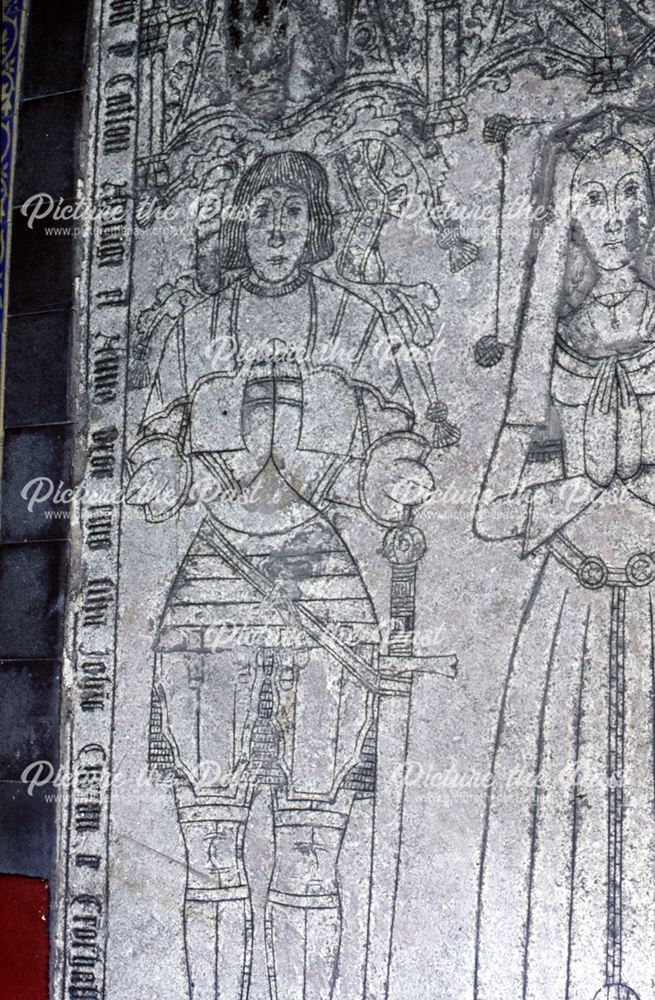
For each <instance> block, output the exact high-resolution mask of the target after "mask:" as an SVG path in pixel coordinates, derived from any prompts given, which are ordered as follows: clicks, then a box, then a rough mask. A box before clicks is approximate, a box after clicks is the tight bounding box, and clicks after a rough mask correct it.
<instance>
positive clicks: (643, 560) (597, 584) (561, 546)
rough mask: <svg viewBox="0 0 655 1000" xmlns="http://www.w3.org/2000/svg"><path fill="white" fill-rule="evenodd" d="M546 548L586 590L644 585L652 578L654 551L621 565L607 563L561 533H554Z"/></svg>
mask: <svg viewBox="0 0 655 1000" xmlns="http://www.w3.org/2000/svg"><path fill="white" fill-rule="evenodd" d="M547 548H548V550H549V551H550V552H552V554H553V555H554V556H555V558H556V559H557V561H558V562H560V563H562V565H564V566H566V568H567V569H569V570H571V572H572V573H575V575H576V576H577V578H578V581H579V582H580V583H581V584H582V586H583V587H586V588H587V589H588V590H599V589H600V588H601V587H605V586H607V587H647V586H648V584H649V583H653V581H655V553H651V552H636V553H635V554H634V555H633V556H630V558H629V559H628V561H627V563H626V564H625V566H623V567H620V568H618V567H613V566H608V565H607V564H606V563H605V562H604V560H603V559H601V558H600V556H588V555H585V553H584V552H582V551H581V550H580V549H579V548H578V547H577V545H574V544H573V542H570V541H569V539H568V538H565V537H564V536H563V535H555V536H554V537H553V538H552V539H551V540H550V541H549V542H548V543H547Z"/></svg>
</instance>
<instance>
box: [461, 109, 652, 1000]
mask: <svg viewBox="0 0 655 1000" xmlns="http://www.w3.org/2000/svg"><path fill="white" fill-rule="evenodd" d="M619 122H620V119H619ZM626 132H628V134H629V130H628V129H626ZM538 185H539V189H538V193H539V195H540V199H541V204H542V205H543V206H545V207H547V208H548V209H549V212H550V217H549V219H548V220H547V221H546V223H545V225H544V226H543V228H542V231H541V233H539V234H536V235H535V239H534V246H533V253H532V262H531V265H530V269H529V272H528V278H527V281H526V285H525V296H524V304H523V308H522V311H521V317H520V321H519V343H518V347H517V352H516V357H515V361H514V367H513V373H512V385H511V391H510V394H509V401H508V406H507V411H506V414H505V419H504V423H503V426H502V429H501V431H500V434H499V437H498V440H497V443H496V446H495V449H494V453H493V456H492V459H491V462H490V465H489V468H488V471H487V474H486V478H485V481H484V485H483V489H482V493H481V496H480V499H479V504H478V509H477V513H476V529H477V532H478V533H479V534H480V535H481V536H482V537H484V538H487V539H493V540H500V539H510V538H516V539H520V540H521V543H522V549H523V555H524V556H527V555H534V556H538V557H539V558H540V560H541V565H540V569H539V571H538V575H537V579H536V582H535V585H534V588H533V591H532V594H531V595H530V598H529V600H528V601H527V603H526V606H525V609H524V611H523V616H522V621H521V625H520V628H519V632H518V635H517V638H516V640H515V643H514V648H513V652H512V658H511V663H510V668H509V673H508V676H507V680H506V685H505V689H504V694H503V698H502V704H501V712H500V719H499V723H498V729H497V734H496V742H495V749H494V756H493V781H492V783H491V786H490V790H489V793H488V799H487V809H486V815H485V826H484V835H483V845H482V866H481V876H480V892H479V906H478V922H477V936H476V963H475V990H474V993H475V998H476V1000H528V998H529V1000H537V998H538V1000H594V998H597V1000H634V998H636V997H638V998H640V1000H651V998H652V997H653V996H655V957H654V953H653V942H654V941H655V879H654V878H653V872H654V864H655V785H654V775H655V762H654V746H655V732H654V724H655V716H654V714H653V698H654V694H655V691H654V683H655V681H654V669H655V668H654V663H655V656H654V653H655V634H654V627H653V594H654V590H655V557H654V553H655V516H654V515H655V511H654V509H653V505H654V504H655V292H654V291H653V289H652V288H651V287H650V285H649V284H648V283H647V282H646V281H645V280H644V279H643V278H642V277H641V273H640V272H641V268H642V265H643V260H642V257H643V251H644V249H645V244H646V239H647V235H648V232H649V230H650V227H651V225H652V217H653V188H652V181H651V176H650V172H649V167H648V164H647V161H646V160H645V158H644V156H643V155H642V153H641V152H640V150H639V148H638V147H637V146H636V145H635V144H634V141H631V139H630V138H625V137H623V136H622V134H620V133H619V132H618V129H617V116H616V114H615V113H609V114H608V113H607V112H606V113H601V114H600V115H599V116H596V117H595V118H592V119H590V120H588V121H586V122H584V121H583V122H582V124H579V123H578V124H575V125H573V126H571V127H569V128H566V129H563V130H562V131H560V132H559V133H558V134H556V135H555V137H554V139H553V141H552V142H551V143H550V144H549V145H548V148H547V150H546V156H545V158H544V164H543V170H542V173H541V176H540V178H539V180H538ZM521 774H524V775H528V776H529V778H530V780H529V781H528V782H525V781H522V780H521ZM533 779H534V780H533ZM513 781H514V784H512V782H513Z"/></svg>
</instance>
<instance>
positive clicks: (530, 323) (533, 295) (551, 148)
mask: <svg viewBox="0 0 655 1000" xmlns="http://www.w3.org/2000/svg"><path fill="white" fill-rule="evenodd" d="M612 138H615V139H620V140H622V141H623V142H625V143H628V144H629V145H631V146H634V147H635V148H636V149H637V150H638V151H639V152H640V153H641V154H642V156H644V158H645V159H646V161H647V162H648V163H649V165H650V166H651V167H652V152H653V147H654V146H655V112H653V111H650V110H642V109H634V110H632V109H625V108H617V107H609V108H606V109H604V110H602V111H599V112H597V113H596V114H591V115H586V116H585V117H584V118H580V119H576V120H575V121H573V122H570V123H568V124H567V125H565V126H563V127H562V128H559V129H558V130H557V131H555V132H554V133H552V135H551V136H550V137H549V138H548V140H547V141H546V144H545V147H544V149H543V153H542V155H541V159H540V163H539V166H538V169H537V172H536V176H535V182H534V187H533V197H532V220H531V222H532V227H533V228H532V232H531V238H530V242H529V245H528V251H527V262H526V263H527V266H526V268H525V272H524V274H525V278H524V283H523V289H522V295H521V300H520V306H519V310H518V316H517V320H516V325H515V330H514V335H515V345H516V346H515V352H514V359H513V365H512V373H511V384H510V392H509V397H508V404H507V411H506V417H505V420H506V423H508V424H513V425H519V426H543V425H545V424H547V423H548V420H549V415H550V374H551V367H552V357H553V350H554V347H555V339H556V334H557V323H558V319H559V317H560V315H561V296H562V289H563V286H564V281H565V275H566V267H567V258H568V248H569V237H570V228H571V221H570V201H571V188H572V183H573V178H574V174H575V170H576V167H577V166H578V164H579V163H580V161H581V160H582V158H583V157H584V156H585V155H586V154H587V153H589V152H590V151H591V150H592V149H594V147H596V146H598V145H599V144H600V143H602V142H603V141H605V140H608V139H612ZM513 278H514V280H516V275H514V276H513Z"/></svg>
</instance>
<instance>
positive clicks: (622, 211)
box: [572, 143, 653, 271]
mask: <svg viewBox="0 0 655 1000" xmlns="http://www.w3.org/2000/svg"><path fill="white" fill-rule="evenodd" d="M652 198H653V195H652V190H651V185H650V179H649V176H648V170H647V168H646V165H645V163H644V161H643V159H642V158H641V156H640V155H639V154H638V153H637V151H636V150H634V151H632V150H631V149H630V147H629V146H626V145H624V144H621V143H616V144H615V145H608V147H607V149H606V150H604V151H603V152H602V153H598V152H596V153H592V154H590V155H589V156H588V157H586V158H585V159H584V160H583V161H582V162H581V164H580V166H579V168H578V170H577V172H576V175H575V179H574V183H573V192H572V211H573V225H574V231H575V234H576V238H577V239H578V240H579V241H580V242H581V243H582V244H583V246H585V247H586V249H587V251H588V253H589V254H590V256H591V258H592V260H593V261H594V263H595V264H596V265H597V266H598V267H599V268H601V269H602V270H605V271H615V270H617V269H619V268H622V267H625V266H626V265H627V264H630V263H632V262H633V261H634V258H635V254H636V253H637V251H638V250H639V248H640V247H641V246H642V245H643V241H644V238H645V231H646V229H647V227H648V225H649V220H650V216H651V212H652Z"/></svg>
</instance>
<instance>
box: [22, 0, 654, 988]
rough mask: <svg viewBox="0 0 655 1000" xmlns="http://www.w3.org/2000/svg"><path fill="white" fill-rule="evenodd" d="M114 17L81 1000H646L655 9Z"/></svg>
mask: <svg viewBox="0 0 655 1000" xmlns="http://www.w3.org/2000/svg"><path fill="white" fill-rule="evenodd" d="M93 26H94V32H93V44H92V53H91V57H90V61H89V66H88V72H89V81H88V87H87V99H86V113H87V117H88V135H87V136H86V139H85V143H84V145H85V148H84V150H83V151H82V156H83V158H84V159H83V162H84V164H85V170H84V182H83V184H82V185H81V188H80V190H79V191H78V201H79V202H80V203H81V204H83V205H84V211H83V212H81V213H80V215H81V218H80V222H79V230H80V236H79V245H80V248H81V252H80V261H81V263H80V276H79V283H78V286H77V287H78V289H79V294H78V301H77V307H78V308H79V311H80V326H79V343H78V344H77V347H76V352H75V364H74V373H75V386H74V390H73V399H74V403H75V410H76V417H75V419H76V427H77V433H76V447H75V454H74V455H73V459H72V460H73V465H74V468H75V484H76V489H75V495H74V497H73V499H72V504H71V510H72V521H71V531H72V539H73V550H74V551H73V558H72V568H71V587H70V594H69V598H68V612H67V639H66V643H67V656H66V662H65V665H64V678H63V683H64V687H65V699H64V705H63V706H62V713H61V715H62V720H63V726H64V729H63V739H62V748H63V758H64V762H63V770H64V773H65V775H66V776H67V778H68V779H69V780H68V781H67V782H66V786H65V788H64V789H63V790H62V793H61V796H60V831H61V838H60V853H59V862H58V864H59V874H60V884H59V900H58V904H59V922H58V930H57V963H56V969H55V973H54V993H53V995H54V997H56V998H58V1000H59V998H61V1000H64V998H67V1000H73V998H84V1000H86V998H101V997H103V998H107V1000H266V998H269V997H270V998H271V1000H360V998H362V1000H414V998H416V997H420V998H425V1000H462V998H469V1000H528V998H529V1000H536V998H539V1000H595V998H597V1000H654V998H655V959H654V958H653V947H652V945H653V940H654V938H655V880H654V879H653V877H652V875H653V862H654V859H655V780H654V777H653V776H654V773H655V763H654V736H655V734H654V732H653V726H654V722H653V720H654V715H653V698H654V684H655V678H654V672H653V662H654V656H653V650H654V648H655V647H654V642H655V639H654V631H653V628H654V627H653V611H652V592H653V587H654V586H655V556H654V555H653V553H654V552H655V520H654V519H653V504H654V503H655V490H654V487H653V478H652V476H653V467H654V466H655V404H654V402H653V401H654V400H655V353H654V352H655V346H654V343H653V342H654V331H655V292H654V291H653V281H654V280H655V275H654V273H653V268H654V258H653V242H652V235H651V234H652V227H653V222H654V221H655V202H654V196H653V184H652V175H651V169H652V168H653V159H654V157H655V132H654V125H655V117H654V114H653V112H652V100H653V69H652V64H651V62H650V61H649V52H650V50H651V44H652V43H651V41H650V38H651V34H650V33H651V32H652V31H653V29H654V28H655V15H654V14H653V12H652V10H651V11H650V12H649V10H648V9H647V5H643V4H642V5H638V4H635V5H628V4H627V3H624V2H622V0H615V2H608V3H606V4H604V5H600V4H587V3H584V4H583V3H579V4H578V3H572V4H566V5H562V4H557V3H551V2H544V3H542V4H539V5H537V4H536V3H535V4H533V3H529V2H528V3H526V2H518V0H513V2H510V3H500V2H494V0H484V2H472V0H461V2H460V0H425V2H422V0H377V2H368V0H356V2H354V3H345V2H343V0H297V2H288V3H286V2H282V0H257V2H255V0H231V2H229V3H228V2H227V0H225V2H222V0H217V2H214V0H97V2H96V4H95V10H94V15H93ZM91 216H92V217H91ZM60 500H61V498H60ZM44 502H45V501H44ZM58 502H60V501H58V500H57V498H52V497H50V498H48V501H47V504H49V505H50V506H52V505H56V504H57V503H58ZM62 502H66V501H62ZM17 517H18V515H17ZM17 523H18V522H17Z"/></svg>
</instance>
